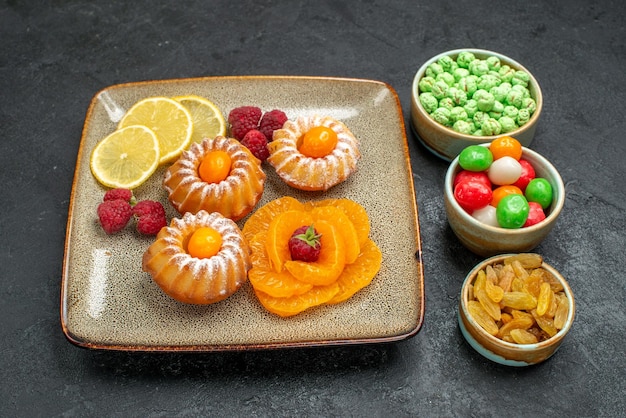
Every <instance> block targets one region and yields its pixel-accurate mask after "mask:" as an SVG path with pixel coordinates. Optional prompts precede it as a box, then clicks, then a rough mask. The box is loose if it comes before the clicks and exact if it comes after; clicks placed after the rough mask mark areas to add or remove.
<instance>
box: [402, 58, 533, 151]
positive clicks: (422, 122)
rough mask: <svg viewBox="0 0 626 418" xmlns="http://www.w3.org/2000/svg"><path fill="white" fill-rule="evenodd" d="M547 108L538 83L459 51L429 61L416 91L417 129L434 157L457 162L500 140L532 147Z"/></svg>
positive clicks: (498, 61)
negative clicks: (476, 148)
mask: <svg viewBox="0 0 626 418" xmlns="http://www.w3.org/2000/svg"><path fill="white" fill-rule="evenodd" d="M542 106H543V96H542V93H541V88H540V87H539V83H538V82H537V80H536V79H535V77H534V76H533V75H532V74H531V72H530V71H528V70H527V69H526V68H525V67H524V66H522V65H521V64H520V63H518V62H517V61H515V60H513V59H512V58H509V57H507V56H505V55H502V54H500V53H497V52H493V51H488V50H484V49H456V50H451V51H446V52H443V53H441V54H438V55H436V56H434V57H432V58H431V59H429V60H428V61H426V62H425V63H424V64H423V65H422V66H421V67H420V69H419V70H418V71H417V73H416V74H415V77H414V79H413V84H412V91H411V129H412V130H413V132H414V133H415V135H416V136H417V138H418V139H419V141H420V142H421V143H422V144H423V145H424V146H425V147H426V148H427V149H428V150H429V151H431V152H432V153H433V154H435V155H437V156H439V157H441V158H443V159H444V160H446V161H452V160H453V159H454V158H455V157H456V156H457V155H458V154H459V153H460V152H461V151H462V150H463V149H464V148H465V147H467V146H469V145H478V144H481V143H485V142H489V141H491V140H493V139H494V138H497V137H498V136H503V135H508V136H513V137H515V138H517V139H518V140H519V141H520V142H521V143H522V145H523V146H525V147H529V146H530V144H531V143H532V141H533V139H534V136H535V130H536V128H537V123H538V121H539V118H540V115H541V110H542Z"/></svg>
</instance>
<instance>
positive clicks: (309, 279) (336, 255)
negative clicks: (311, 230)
mask: <svg viewBox="0 0 626 418" xmlns="http://www.w3.org/2000/svg"><path fill="white" fill-rule="evenodd" d="M315 229H316V230H317V232H319V233H320V234H321V238H320V244H321V250H320V256H319V259H318V260H317V261H314V262H304V261H294V260H289V259H288V260H287V261H285V268H286V269H287V271H289V273H291V274H292V275H293V276H294V277H295V278H296V279H298V280H300V281H303V282H305V283H310V284H312V285H314V286H325V285H329V284H331V283H333V282H334V281H336V280H337V278H338V277H339V275H340V274H341V273H342V272H343V269H344V266H345V265H346V259H345V253H346V251H345V248H346V245H345V243H344V242H343V237H342V235H341V234H340V233H339V232H338V231H337V228H335V227H334V226H333V225H331V224H330V223H328V222H326V221H317V222H316V223H315Z"/></svg>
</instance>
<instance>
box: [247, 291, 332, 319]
mask: <svg viewBox="0 0 626 418" xmlns="http://www.w3.org/2000/svg"><path fill="white" fill-rule="evenodd" d="M337 292H339V285H338V284H337V283H333V284H331V285H328V286H316V287H314V288H312V289H311V290H310V291H308V292H306V293H304V294H302V295H296V296H292V297H289V298H275V297H272V296H270V295H268V294H267V293H264V292H262V291H260V290H257V289H254V293H255V294H256V296H257V298H258V299H259V302H261V305H263V306H264V307H265V309H267V310H268V311H270V312H272V313H274V314H276V315H280V316H283V317H287V316H293V315H297V314H299V313H300V312H302V311H304V310H306V309H308V308H312V307H314V306H318V305H322V304H324V303H326V302H328V301H329V300H331V299H332V298H333V296H335V295H336V294H337Z"/></svg>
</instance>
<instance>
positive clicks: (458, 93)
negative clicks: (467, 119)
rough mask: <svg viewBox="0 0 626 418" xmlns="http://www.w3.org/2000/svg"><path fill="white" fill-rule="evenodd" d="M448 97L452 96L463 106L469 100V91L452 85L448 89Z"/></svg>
mask: <svg viewBox="0 0 626 418" xmlns="http://www.w3.org/2000/svg"><path fill="white" fill-rule="evenodd" d="M448 97H449V98H451V99H452V101H453V102H454V104H455V105H457V106H463V105H464V104H465V103H466V102H467V93H465V92H464V91H463V90H461V89H459V88H456V87H450V88H449V89H448Z"/></svg>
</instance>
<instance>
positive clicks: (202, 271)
mask: <svg viewBox="0 0 626 418" xmlns="http://www.w3.org/2000/svg"><path fill="white" fill-rule="evenodd" d="M200 228H205V229H206V228H209V229H212V230H213V231H214V232H217V233H218V234H219V236H221V245H220V244H219V243H218V247H217V248H218V250H217V252H216V253H215V255H212V256H209V257H206V258H198V257H195V256H192V255H191V254H189V248H188V246H189V242H190V240H191V237H192V235H193V234H194V232H196V231H197V230H198V229H200ZM250 267H251V264H250V249H249V247H248V243H247V241H246V240H245V239H244V238H243V235H242V233H241V230H240V229H239V227H238V226H237V224H235V222H234V221H232V220H231V219H228V218H226V217H224V216H223V215H221V214H220V213H218V212H213V213H208V212H206V211H204V210H201V211H199V212H198V213H196V214H193V213H190V212H187V213H185V215H183V217H182V218H174V219H172V221H171V223H170V225H169V226H167V227H164V228H162V229H161V231H160V232H159V233H158V235H157V237H156V240H155V242H154V243H152V245H150V247H148V249H147V250H146V252H145V253H144V255H143V259H142V268H143V270H144V271H146V272H148V273H150V274H151V275H152V278H153V280H154V281H155V282H156V283H157V284H158V285H159V287H160V288H161V289H162V290H163V291H164V292H165V293H167V294H168V295H170V296H171V297H173V298H174V299H176V300H178V301H180V302H185V303H195V304H205V305H206V304H210V303H215V302H219V301H221V300H223V299H226V298H227V297H229V296H230V295H232V294H233V293H235V292H236V291H237V289H239V288H240V287H241V285H242V284H243V283H244V282H245V281H246V280H247V277H248V269H249V268H250Z"/></svg>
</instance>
